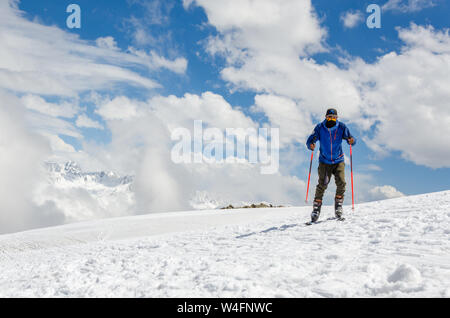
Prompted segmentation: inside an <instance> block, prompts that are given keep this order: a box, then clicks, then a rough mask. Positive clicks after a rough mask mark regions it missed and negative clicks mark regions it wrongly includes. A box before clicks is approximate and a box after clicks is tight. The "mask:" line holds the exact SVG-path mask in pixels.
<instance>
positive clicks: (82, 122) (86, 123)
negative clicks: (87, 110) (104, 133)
mask: <svg viewBox="0 0 450 318" xmlns="http://www.w3.org/2000/svg"><path fill="white" fill-rule="evenodd" d="M75 124H76V125H77V127H81V128H95V129H100V130H102V129H104V128H103V126H102V124H100V123H99V122H98V121H95V120H93V119H91V118H89V117H88V116H87V115H85V114H81V115H79V116H78V118H77V120H76V122H75Z"/></svg>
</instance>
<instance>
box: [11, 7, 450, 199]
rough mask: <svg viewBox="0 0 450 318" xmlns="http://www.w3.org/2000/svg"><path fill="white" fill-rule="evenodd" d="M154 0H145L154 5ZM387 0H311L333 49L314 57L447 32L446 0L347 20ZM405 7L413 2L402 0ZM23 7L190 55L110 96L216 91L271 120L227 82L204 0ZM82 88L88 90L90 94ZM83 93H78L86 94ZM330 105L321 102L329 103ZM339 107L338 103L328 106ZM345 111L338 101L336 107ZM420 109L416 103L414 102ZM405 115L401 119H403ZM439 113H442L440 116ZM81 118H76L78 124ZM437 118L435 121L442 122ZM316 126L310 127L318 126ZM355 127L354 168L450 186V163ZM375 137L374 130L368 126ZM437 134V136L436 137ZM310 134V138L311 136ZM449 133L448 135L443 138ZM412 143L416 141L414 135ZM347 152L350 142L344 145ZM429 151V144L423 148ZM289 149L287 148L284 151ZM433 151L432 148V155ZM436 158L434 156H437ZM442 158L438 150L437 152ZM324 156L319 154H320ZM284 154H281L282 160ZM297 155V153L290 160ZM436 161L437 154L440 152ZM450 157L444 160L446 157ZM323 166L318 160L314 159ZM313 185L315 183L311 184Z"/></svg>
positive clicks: (424, 188) (52, 19) (299, 172)
mask: <svg viewBox="0 0 450 318" xmlns="http://www.w3.org/2000/svg"><path fill="white" fill-rule="evenodd" d="M150 2H151V1H148V2H147V3H150ZM386 2H387V1H375V0H374V1H357V0H352V1H350V0H346V1H327V0H317V1H312V5H313V7H314V9H315V11H316V13H317V16H318V19H319V21H320V26H321V27H322V28H323V29H325V30H327V36H326V38H325V42H326V46H327V47H328V51H327V52H316V53H314V54H311V55H310V58H312V59H314V60H315V61H316V63H318V64H321V65H324V64H326V63H332V64H335V65H337V66H338V67H342V68H343V67H344V65H343V64H342V63H341V62H340V60H339V58H342V57H346V56H351V57H352V58H356V57H359V58H361V59H362V60H364V61H365V62H366V63H375V62H376V61H377V58H379V57H380V56H383V55H384V54H386V53H388V52H392V51H394V52H397V53H401V48H402V46H403V42H402V41H401V40H400V39H399V36H398V31H397V29H396V28H398V27H400V28H409V27H410V25H411V23H415V24H417V25H419V26H423V25H432V26H433V27H434V28H435V30H443V29H445V28H448V27H449V22H448V21H449V20H448V16H449V13H450V5H449V3H448V2H446V1H443V0H436V1H434V2H433V3H434V6H432V7H426V6H425V7H424V8H421V9H419V10H417V11H413V12H403V11H401V10H398V11H395V10H386V11H384V10H383V11H382V28H381V29H368V28H367V26H366V25H365V23H364V21H362V22H359V23H358V24H357V25H356V26H355V27H353V28H345V27H344V26H343V23H342V21H341V16H342V14H343V13H345V12H348V11H351V12H355V11H357V10H359V11H360V12H361V13H362V15H363V17H364V19H366V18H367V16H368V15H369V13H366V12H365V8H366V7H367V6H368V5H369V4H371V3H376V4H379V5H380V6H383V5H384V4H385V3H386ZM70 3H76V4H78V5H80V7H81V10H82V12H81V13H82V28H81V29H72V30H70V29H68V28H67V27H66V18H67V16H68V14H67V13H65V9H66V7H67V5H69V4H70ZM403 3H405V4H406V5H407V4H408V2H407V1H403ZM19 8H20V9H21V10H23V11H24V12H26V18H27V19H28V20H30V21H37V22H38V23H42V24H45V25H47V26H57V27H58V28H60V29H61V30H64V31H66V32H68V33H72V34H76V35H78V36H79V37H80V39H82V40H86V41H92V42H94V41H95V40H96V39H97V38H99V37H106V36H111V37H113V38H114V40H115V41H116V43H117V46H118V47H119V48H120V49H121V50H123V51H125V50H127V48H128V47H129V46H133V47H136V48H139V49H142V50H145V51H155V52H157V53H158V54H160V55H162V56H165V57H167V58H168V59H174V58H176V57H179V56H181V57H183V58H185V59H186V60H187V62H188V66H187V69H186V71H185V73H184V74H176V73H173V72H170V71H167V70H165V69H161V70H158V71H156V72H147V71H146V70H143V69H141V68H136V69H133V70H134V71H135V72H137V73H138V74H140V75H142V76H143V77H147V76H148V77H151V78H152V79H156V80H157V82H158V83H159V84H160V85H161V88H158V89H156V90H148V89H146V88H142V87H134V86H130V85H127V84H125V83H122V84H121V86H120V87H116V88H115V89H110V90H105V91H98V92H99V93H105V94H108V95H109V96H111V97H113V96H120V95H126V96H130V97H132V98H134V99H137V100H145V99H147V98H151V97H152V96H156V95H161V96H168V95H175V96H177V97H180V98H181V97H182V96H183V95H184V94H185V93H191V94H197V95H201V94H202V93H203V92H206V91H210V92H213V93H215V94H218V95H221V96H223V98H224V99H225V100H226V101H227V102H228V103H229V104H231V105H232V106H234V107H236V106H240V107H242V110H243V113H244V114H246V115H248V116H250V117H251V118H252V119H253V120H255V121H257V122H263V121H267V118H266V117H265V116H261V115H257V114H254V113H252V112H250V111H249V109H250V107H251V106H252V105H253V104H254V103H255V100H254V98H255V95H257V94H259V93H260V92H256V91H255V90H253V89H245V88H242V87H240V88H239V89H237V90H232V89H230V88H231V87H232V85H230V83H229V81H227V80H225V79H224V78H223V77H222V76H221V71H222V70H223V69H224V68H225V67H226V64H227V63H226V61H225V59H224V58H223V57H222V56H211V55H210V54H208V53H207V52H206V50H205V45H206V41H207V39H208V37H210V36H216V35H218V34H219V31H218V30H217V28H216V27H214V26H213V25H211V24H210V23H208V15H207V13H206V12H205V9H204V8H203V7H201V6H191V7H190V8H189V9H186V8H185V7H183V4H182V3H181V1H166V2H164V4H161V3H160V5H159V7H158V8H159V9H156V11H154V12H153V14H154V16H151V15H150V16H149V11H146V10H145V6H144V5H143V3H142V2H140V1H131V0H130V1H107V0H98V1H88V0H77V1H55V0H41V1H34V0H22V1H21V2H20V4H19ZM132 17H133V18H134V19H136V20H135V21H139V23H141V25H142V27H143V29H144V30H145V32H146V33H147V34H148V35H150V36H151V37H152V38H153V41H149V42H147V43H138V42H137V41H136V38H135V36H134V33H133V32H135V31H136V24H133V23H131V22H130V19H131V18H132ZM83 94H86V95H87V94H89V92H85V93H83ZM83 94H80V96H83ZM52 99H53V100H58V96H53V97H52V96H48V95H47V96H46V100H47V101H51V100H52ZM83 106H86V107H87V111H86V113H87V114H88V115H89V116H90V117H91V118H92V119H93V120H96V121H98V122H101V123H105V121H104V120H103V119H102V118H101V116H99V115H98V114H96V113H95V112H94V110H95V104H94V103H89V102H86V103H85V104H83ZM327 106H328V105H323V107H324V109H326V107H327ZM330 106H335V105H330ZM336 107H337V108H338V111H339V105H337V106H336ZM411 107H414V105H411ZM402 116H403V115H401V116H400V117H402ZM404 116H405V117H408V116H409V115H408V111H407V110H405V113H404ZM438 117H439V116H438ZM75 119H76V118H73V119H71V120H70V121H72V123H74V122H75ZM415 120H416V122H417V129H421V128H420V123H421V120H420V118H416V119H415ZM439 124H440V123H439V122H436V125H439ZM312 128H313V127H312V126H311V127H310V128H308V129H309V130H312ZM350 129H351V131H352V133H353V134H354V135H355V136H356V137H357V138H358V139H359V142H358V145H357V146H356V147H355V150H354V158H353V160H354V161H353V162H354V166H355V171H362V172H364V173H370V174H371V176H372V178H373V182H374V184H378V185H392V186H394V187H395V188H396V189H397V190H399V191H400V192H402V193H404V194H417V193H424V192H433V191H439V190H447V189H449V181H448V180H449V179H450V169H449V168H448V166H447V167H445V165H444V166H443V167H441V168H437V169H432V168H429V167H426V166H424V165H422V164H416V163H414V162H412V161H410V160H405V159H403V158H402V151H399V150H395V149H393V150H390V151H388V154H387V155H386V154H385V155H384V156H377V155H376V154H374V152H373V150H371V149H369V147H367V145H366V143H365V142H363V141H362V140H361V138H359V137H360V135H361V131H360V130H359V128H358V127H357V126H356V125H354V124H353V123H352V124H350ZM81 130H82V133H83V136H84V141H91V140H93V141H95V142H98V143H103V144H107V143H109V142H110V141H111V138H112V137H111V132H110V131H109V129H104V130H98V129H91V128H84V129H81ZM364 133H365V134H366V135H370V134H371V133H370V131H369V132H367V131H365V132H364ZM60 137H61V138H62V139H63V140H64V141H65V142H66V143H69V144H72V145H73V146H74V147H75V148H76V149H77V150H79V149H81V148H82V147H83V145H82V144H83V141H80V140H79V139H77V138H74V137H70V136H65V135H63V134H61V135H60ZM436 137H437V136H436ZM305 138H306V136H305ZM444 138H445V137H444ZM411 142H414V140H411ZM296 145H297V146H298V147H299V148H301V150H298V154H300V155H301V156H303V157H302V160H301V161H299V164H298V165H297V166H296V169H295V171H294V172H293V174H294V175H296V176H297V177H298V178H299V179H301V180H303V179H305V178H306V172H307V171H306V170H307V167H308V164H307V159H306V158H309V157H308V156H309V153H308V152H307V151H306V150H305V149H304V147H305V146H304V145H303V144H300V143H297V144H296ZM345 149H346V152H347V153H348V147H347V146H345ZM424 151H429V149H424ZM285 155H286V156H288V155H290V154H289V153H286V154H285ZM429 155H430V154H429ZM431 156H432V154H431ZM436 156H439V153H437V154H436ZM317 157H318V156H316V158H317ZM285 159H286V158H283V152H282V154H281V161H282V162H283V160H285ZM289 160H292V158H289ZM436 160H439V159H438V158H436ZM445 160H446V159H445ZM369 164H372V165H376V166H378V167H379V169H377V170H376V171H373V170H368V168H367V165H369ZM315 165H317V162H315ZM313 185H314V182H313Z"/></svg>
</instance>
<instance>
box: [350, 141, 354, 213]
mask: <svg viewBox="0 0 450 318" xmlns="http://www.w3.org/2000/svg"><path fill="white" fill-rule="evenodd" d="M352 157H353V156H352V145H350V172H351V175H352V210H355V195H354V192H353V160H352Z"/></svg>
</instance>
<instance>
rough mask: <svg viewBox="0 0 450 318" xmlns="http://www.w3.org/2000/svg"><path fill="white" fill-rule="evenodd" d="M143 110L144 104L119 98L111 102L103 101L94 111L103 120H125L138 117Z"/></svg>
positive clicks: (123, 97)
mask: <svg viewBox="0 0 450 318" xmlns="http://www.w3.org/2000/svg"><path fill="white" fill-rule="evenodd" d="M144 109H145V104H143V103H141V102H137V101H133V100H130V99H129V98H128V97H126V96H119V97H116V98H114V99H112V100H104V101H103V102H102V103H101V104H100V105H98V108H97V110H96V111H95V112H96V113H97V114H98V115H100V116H102V117H103V118H104V119H105V120H126V119H131V118H134V117H138V116H139V113H141V112H142V111H143V110H144Z"/></svg>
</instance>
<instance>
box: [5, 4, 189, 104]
mask: <svg viewBox="0 0 450 318" xmlns="http://www.w3.org/2000/svg"><path fill="white" fill-rule="evenodd" d="M14 3H15V2H10V1H6V0H3V1H1V3H0V38H1V39H2V45H1V46H0V87H3V88H6V89H8V90H11V91H14V92H25V93H32V94H40V95H64V96H76V95H77V93H79V92H82V91H86V90H95V89H110V88H111V86H112V84H114V83H116V84H117V83H126V84H129V85H135V86H139V87H144V88H148V89H152V88H157V87H159V84H158V83H156V82H155V81H154V80H152V79H149V78H148V77H144V76H141V75H139V74H138V73H137V72H134V71H132V70H130V69H132V68H136V69H146V70H148V71H149V72H152V71H155V70H156V69H158V68H161V67H164V68H166V69H168V70H172V69H173V70H175V71H176V72H178V73H180V72H182V67H180V65H182V64H183V59H182V58H180V59H178V60H175V61H174V62H173V63H174V64H173V65H172V64H171V62H170V61H167V60H166V59H165V58H163V57H160V56H157V55H156V54H155V53H152V54H151V55H150V56H146V55H143V56H139V55H136V54H133V53H132V49H130V50H129V53H124V52H121V51H120V50H117V47H116V45H115V41H114V40H113V39H112V38H111V37H106V38H100V39H97V41H96V43H94V45H92V44H91V43H90V42H88V41H83V40H80V39H79V37H78V36H77V35H74V34H71V33H68V32H66V31H63V30H61V29H59V28H57V27H55V26H45V25H41V24H39V23H37V22H34V21H33V22H32V21H28V20H26V19H25V18H24V17H23V14H22V13H21V11H19V10H18V9H17V7H16V6H15V5H13V4H14ZM155 61H156V62H155Z"/></svg>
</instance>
